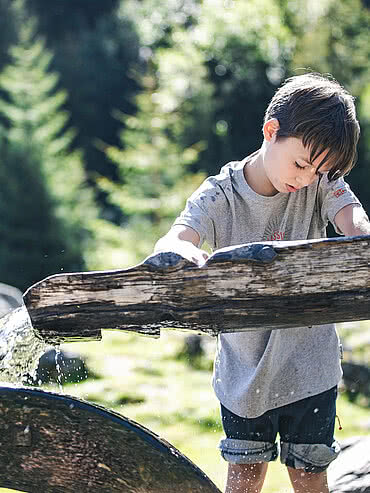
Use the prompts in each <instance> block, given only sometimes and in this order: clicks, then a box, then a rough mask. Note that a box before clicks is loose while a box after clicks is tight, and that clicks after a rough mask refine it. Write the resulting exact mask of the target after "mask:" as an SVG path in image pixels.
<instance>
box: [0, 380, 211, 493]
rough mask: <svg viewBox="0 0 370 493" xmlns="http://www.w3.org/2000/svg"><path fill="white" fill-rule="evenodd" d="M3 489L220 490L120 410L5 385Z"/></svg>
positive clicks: (72, 492) (32, 492)
mask: <svg viewBox="0 0 370 493" xmlns="http://www.w3.org/2000/svg"><path fill="white" fill-rule="evenodd" d="M0 487H5V488H12V489H16V490H21V491H27V492H29V493H40V492H43V491H46V492H49V493H59V492H60V493H76V492H81V493H85V492H86V493H87V492H88V493H91V492H92V491H94V492H102V493H114V492H122V493H123V492H125V493H164V492H166V493H189V492H192V493H220V491H219V490H218V488H217V487H216V486H215V485H214V484H213V483H212V481H211V480H210V479H209V478H208V477H207V476H206V475H205V474H204V473H203V472H202V471H201V470H200V469H199V468H198V467H196V466H195V465H194V464H193V463H192V462H190V461H189V460H188V459H187V458H186V457H185V456H184V455H182V454H181V453H180V452H179V451H178V450H177V449H175V448H174V447H173V446H172V445H170V444H169V443H168V442H166V441H165V440H163V439H162V438H160V437H158V436H157V435H155V434H154V433H152V432H151V431H149V430H147V429H146V428H144V427H143V426H141V425H139V424H137V423H135V422H134V421H132V420H130V419H128V418H125V417H123V416H121V415H119V414H117V413H114V412H111V411H108V410H106V409H104V408H101V407H98V406H96V405H92V404H89V403H87V402H84V401H81V400H79V399H76V398H73V397H69V396H65V395H59V394H53V393H51V392H44V391H41V390H38V389H31V388H21V387H20V388H17V387H0Z"/></svg>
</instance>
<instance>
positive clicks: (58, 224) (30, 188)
mask: <svg viewBox="0 0 370 493" xmlns="http://www.w3.org/2000/svg"><path fill="white" fill-rule="evenodd" d="M34 32H35V29H34V25H33V24H32V22H31V21H29V22H28V23H27V24H26V25H24V26H23V27H22V29H21V32H20V36H19V42H18V44H17V45H16V46H14V47H13V48H11V51H10V55H11V60H12V61H11V63H10V64H9V65H8V66H7V67H6V68H5V69H4V71H3V72H2V74H1V75H0V89H1V91H2V94H4V95H5V96H4V97H3V99H2V100H0V115H1V120H2V124H1V132H0V153H1V160H0V181H1V192H0V236H1V241H0V280H1V281H2V282H6V283H9V284H12V285H15V286H17V287H19V288H21V289H24V288H26V287H28V286H29V285H30V284H32V283H34V282H36V281H38V280H40V279H42V278H43V277H45V276H47V275H50V274H54V273H57V272H60V271H61V270H67V271H76V270H82V269H83V268H85V265H86V263H85V258H86V255H87V249H88V247H89V242H91V241H92V235H91V231H90V223H91V221H92V220H93V219H94V218H95V217H96V209H95V205H94V202H93V199H92V196H91V193H90V192H89V190H88V189H87V187H86V186H85V184H84V180H85V178H84V173H83V167H82V162H81V157H80V155H79V153H77V152H70V151H69V148H70V144H71V140H72V138H73V135H72V133H71V132H70V131H68V132H67V131H65V127H66V123H67V121H68V115H67V114H66V113H65V112H64V111H63V110H62V106H63V104H64V102H65V100H66V94H65V93H64V92H61V91H56V89H55V88H56V85H57V82H58V77H57V75H56V74H53V73H49V72H48V67H49V65H50V62H51V59H52V56H51V54H50V53H49V52H48V51H46V50H45V46H44V43H43V41H42V40H40V39H35V35H34Z"/></svg>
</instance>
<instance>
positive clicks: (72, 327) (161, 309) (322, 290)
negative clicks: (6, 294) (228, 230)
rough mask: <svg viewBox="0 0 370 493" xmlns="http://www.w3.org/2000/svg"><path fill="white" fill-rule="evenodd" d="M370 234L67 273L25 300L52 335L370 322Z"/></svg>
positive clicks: (43, 331)
mask: <svg viewBox="0 0 370 493" xmlns="http://www.w3.org/2000/svg"><path fill="white" fill-rule="evenodd" d="M369 245H370V236H358V237H345V238H331V239H325V240H309V241H292V242H291V241H288V242H265V243H250V244H246V245H239V246H233V247H230V248H225V249H222V250H219V251H216V252H215V253H214V254H213V255H212V256H211V257H210V259H209V260H208V261H207V263H206V264H205V265H204V266H203V267H201V268H199V267H197V266H196V265H195V264H193V263H191V262H188V261H187V260H185V259H184V258H182V257H181V256H179V255H177V254H175V253H171V252H163V253H159V254H156V255H152V256H150V257H148V258H147V259H146V260H145V261H144V262H143V263H141V264H139V265H137V266H135V267H132V268H129V269H125V270H115V271H100V272H82V273H73V274H58V275H55V276H51V277H48V278H46V279H44V280H43V281H40V282H39V283H37V284H35V285H34V286H32V287H31V288H30V289H28V291H27V292H26V293H25V295H24V301H25V304H26V306H27V309H28V311H29V314H30V318H31V320H32V323H33V325H34V327H35V329H36V330H37V331H38V332H39V334H40V336H41V337H43V338H45V339H51V340H53V339H56V338H59V340H66V341H67V340H73V339H74V338H75V337H81V334H82V336H83V334H86V337H87V336H88V335H89V334H90V335H93V334H95V335H98V334H99V332H100V330H101V329H122V330H130V331H137V332H141V333H144V334H145V333H146V334H149V335H158V334H159V329H160V328H161V327H166V328H181V329H190V330H193V331H196V332H200V333H208V334H211V335H215V334H217V333H219V332H233V331H241V330H256V329H261V330H264V329H275V328H288V327H300V326H306V327H307V326H311V325H317V324H325V323H331V322H343V321H354V320H367V319H370V248H369Z"/></svg>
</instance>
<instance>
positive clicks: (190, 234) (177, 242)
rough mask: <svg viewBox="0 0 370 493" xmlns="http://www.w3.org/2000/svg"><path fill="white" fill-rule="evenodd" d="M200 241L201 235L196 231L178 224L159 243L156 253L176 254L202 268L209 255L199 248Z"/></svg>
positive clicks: (155, 249)
mask: <svg viewBox="0 0 370 493" xmlns="http://www.w3.org/2000/svg"><path fill="white" fill-rule="evenodd" d="M199 241H200V237H199V234H198V233H197V232H196V231H195V230H194V229H192V228H190V227H189V226H183V225H181V224H176V225H175V226H172V228H171V229H170V230H169V232H168V233H167V234H166V235H165V236H163V237H162V238H160V239H159V240H158V241H157V243H156V244H155V247H154V253H159V252H175V253H178V254H179V255H181V256H182V257H184V258H186V259H187V260H190V262H194V263H195V264H197V265H198V266H199V267H201V266H202V265H204V263H205V262H206V260H207V258H208V257H209V255H208V253H207V252H205V251H204V250H201V249H200V248H198V245H199Z"/></svg>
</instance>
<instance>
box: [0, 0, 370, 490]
mask: <svg viewBox="0 0 370 493" xmlns="http://www.w3.org/2000/svg"><path fill="white" fill-rule="evenodd" d="M369 25H370V4H369V1H368V0H362V1H361V0H310V1H309V2H307V1H303V0H234V1H232V0H203V1H200V0H89V1H86V0H73V1H70V0H58V1H50V0H23V1H18V0H0V183H1V192H0V231H1V241H0V282H2V283H6V284H9V285H11V286H14V287H17V288H18V289H20V290H21V291H24V290H25V289H26V288H27V287H29V286H30V285H32V284H33V283H35V282H37V281H39V280H40V279H42V278H44V277H46V276H47V275H50V274H55V273H60V272H73V271H81V270H100V269H103V270H105V269H112V268H122V267H128V266H132V265H134V264H136V263H138V262H140V261H142V260H143V259H144V258H145V257H146V256H147V255H149V254H150V253H151V251H152V249H153V245H154V243H155V241H156V240H157V239H158V238H159V237H160V236H161V235H162V234H164V233H165V232H166V231H167V230H168V229H169V227H170V225H171V223H172V221H173V220H174V218H175V217H176V215H177V214H178V213H179V212H180V211H181V209H182V207H183V205H184V203H185V199H186V198H187V197H188V196H189V195H190V194H191V192H192V191H193V190H194V189H195V188H196V187H197V186H198V185H199V184H200V183H201V181H202V180H203V179H204V177H205V176H207V175H209V174H214V173H217V172H218V170H219V169H220V167H221V166H222V165H223V164H225V163H226V162H228V161H231V160H238V159H242V158H244V157H245V156H246V155H247V154H248V153H251V152H252V151H254V150H256V149H257V148H258V146H259V145H260V144H261V142H262V132H261V127H262V120H263V114H264V110H265V109H266V106H267V104H268V102H269V100H270V99H271V97H272V95H273V93H274V91H275V90H276V88H277V86H279V84H280V83H281V82H282V80H283V79H285V78H286V77H288V76H290V75H296V74H301V73H304V72H306V71H308V70H310V71H318V72H322V73H330V74H332V75H333V76H334V77H335V78H337V79H338V80H339V81H340V82H341V83H342V84H343V85H344V86H345V87H346V88H347V89H348V90H349V91H350V92H351V93H352V94H353V95H354V96H355V97H356V107H357V112H358V118H359V121H360V125H361V130H362V137H361V141H360V145H359V148H358V152H359V158H358V164H357V166H356V168H355V169H354V170H353V171H352V172H351V174H350V175H349V176H348V177H347V181H348V182H349V183H350V185H351V187H352V189H353V190H354V192H355V193H356V194H357V195H358V196H359V198H360V199H361V201H362V203H363V205H364V207H365V209H367V211H370V192H369V183H370V146H369V137H370V117H369V115H370V77H369V75H370V74H369V55H370V53H369V52H370V43H369V35H368V28H369ZM340 331H341V334H342V337H343V341H344V343H345V347H346V352H345V358H346V360H347V361H350V360H351V361H355V362H358V363H359V364H361V365H365V366H366V365H368V364H369V345H370V323H367V322H361V323H352V324H345V325H343V326H342V327H340ZM185 338H186V335H184V333H176V332H170V331H167V332H166V331H163V333H162V337H161V338H160V339H159V340H153V339H148V338H144V337H140V336H134V335H127V334H121V333H118V332H106V333H104V335H103V341H102V342H94V343H92V342H90V343H87V342H86V343H79V344H69V345H65V346H64V347H62V349H65V350H66V351H69V352H71V351H73V352H75V353H77V354H79V355H81V356H82V357H83V359H84V360H85V362H86V365H87V367H88V368H89V371H90V377H89V378H88V379H85V380H83V381H81V382H80V383H64V385H63V387H61V386H59V385H58V383H53V382H52V383H48V384H45V385H43V386H42V388H44V389H50V388H53V389H56V390H58V391H60V392H65V393H67V394H71V395H76V396H79V397H82V398H84V399H88V400H89V401H91V402H97V403H99V404H102V405H104V406H106V407H108V408H111V409H114V410H116V411H118V412H120V413H122V414H123V415H125V416H128V417H130V418H132V419H134V420H136V421H138V422H139V423H141V424H143V425H144V426H147V427H148V428H150V429H151V430H153V431H154V432H156V433H158V434H159V435H161V436H163V437H164V438H165V439H166V440H168V441H169V442H171V443H172V444H173V445H175V446H176V447H178V448H179V449H180V451H181V452H183V453H184V454H186V455H187V456H188V457H189V458H190V459H191V460H192V461H193V462H195V463H196V464H197V465H198V466H199V467H200V468H202V469H203V470H204V471H205V472H206V473H207V474H208V475H209V476H210V478H211V479H212V480H213V481H214V482H215V483H216V484H217V485H218V486H219V487H220V488H223V484H224V481H225V474H226V463H225V462H224V461H223V460H222V459H221V458H220V456H219V452H218V450H217V444H218V441H219V440H220V438H221V437H222V430H221V426H220V420H219V410H218V402H217V400H216V398H215V397H214V395H213V392H212V389H211V370H212V357H213V351H214V344H215V341H214V340H213V339H211V338H208V337H204V338H203V339H202V340H201V351H200V353H199V354H198V355H197V356H196V357H191V356H189V354H187V352H186V340H185ZM338 414H339V415H340V418H341V422H342V426H343V430H342V431H340V432H339V431H338V435H339V436H338V438H341V437H347V436H352V435H365V434H370V424H369V420H370V414H369V395H367V396H366V395H365V394H364V395H362V394H361V392H360V393H359V395H356V396H355V398H354V396H351V395H349V394H348V393H346V392H344V391H343V393H342V394H341V396H340V398H339V412H338ZM264 491H266V492H270V493H282V492H288V491H290V489H289V486H288V477H287V475H286V473H285V471H284V470H283V468H282V467H281V466H279V464H273V465H272V468H271V470H270V471H269V474H268V478H267V483H266V489H265V490H264Z"/></svg>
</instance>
